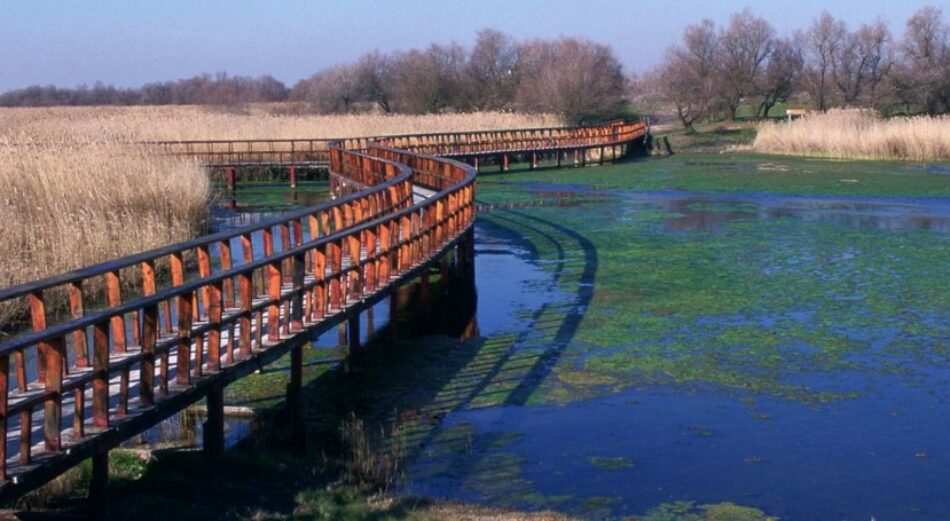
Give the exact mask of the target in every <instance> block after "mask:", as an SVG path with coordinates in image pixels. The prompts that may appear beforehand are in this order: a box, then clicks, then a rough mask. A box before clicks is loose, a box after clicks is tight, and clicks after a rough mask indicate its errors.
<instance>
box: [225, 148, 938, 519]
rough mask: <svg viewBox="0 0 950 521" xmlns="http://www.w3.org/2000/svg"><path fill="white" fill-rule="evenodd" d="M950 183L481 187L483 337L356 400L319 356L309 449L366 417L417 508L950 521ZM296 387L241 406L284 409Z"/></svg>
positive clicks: (402, 360) (758, 171) (273, 374)
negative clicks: (422, 504) (423, 502)
mask: <svg viewBox="0 0 950 521" xmlns="http://www.w3.org/2000/svg"><path fill="white" fill-rule="evenodd" d="M945 170H946V165H919V164H897V163H854V162H832V161H812V160H806V159H800V158H781V157H774V156H771V157H767V156H756V155H738V154H730V155H719V154H710V155H688V156H673V157H671V158H664V159H648V160H641V161H636V162H629V163H623V164H618V165H613V166H604V167H598V168H569V169H561V170H555V169H541V170H538V171H531V172H529V171H516V172H511V173H507V174H504V175H492V174H486V175H483V176H481V177H480V179H479V186H478V191H477V198H478V200H479V202H480V203H481V204H483V205H484V206H483V209H482V211H481V212H480V214H479V219H478V222H477V224H476V244H477V246H476V284H477V290H478V321H479V326H480V332H481V335H480V337H479V338H477V339H475V340H471V341H468V342H458V341H455V340H453V339H449V338H446V337H444V336H442V335H438V334H434V335H428V336H422V337H414V338H402V339H399V340H387V339H384V338H382V337H381V338H378V339H376V340H374V341H372V342H370V343H369V345H368V346H367V347H366V348H365V351H364V356H363V358H362V360H361V361H360V364H359V368H358V370H357V371H356V372H355V373H354V374H352V375H349V376H345V375H343V374H342V373H341V372H340V371H337V370H334V369H333V364H332V363H325V361H326V360H328V359H331V361H332V357H333V356H335V355H337V354H338V353H337V352H336V348H335V347H334V346H335V341H334V340H335V338H330V339H329V340H328V339H326V338H324V339H320V340H319V341H317V342H315V343H314V346H315V347H313V348H311V349H308V350H307V354H306V356H307V360H308V361H310V362H311V363H310V364H308V365H307V369H306V381H307V384H306V385H307V387H306V393H307V406H306V407H307V417H308V420H309V421H308V434H309V436H308V443H309V444H311V446H310V447H309V450H310V451H311V452H320V451H321V450H323V451H325V450H333V448H334V445H333V444H332V443H329V442H326V441H325V440H331V439H333V438H334V437H336V435H337V433H338V432H339V426H338V424H339V421H340V419H341V418H345V417H352V418H359V419H360V421H362V422H364V423H365V425H366V430H367V432H370V433H378V435H376V434H374V435H373V436H374V439H375V441H376V443H377V444H378V446H379V447H380V449H379V450H381V451H383V452H385V453H386V454H387V456H386V457H385V458H383V459H381V460H380V461H384V462H392V461H395V460H396V459H398V460H399V464H398V469H396V470H395V471H394V476H393V480H392V482H391V483H390V484H389V485H388V486H389V487H390V488H389V490H390V491H392V492H395V493H396V494H397V495H406V496H412V497H426V498H435V499H440V500H450V501H462V502H466V503H475V504H482V505H491V506H501V507H509V508H514V509H518V510H554V511H558V512H564V513H566V514H568V515H574V516H578V517H581V518H593V519H613V518H624V517H626V516H631V515H636V516H637V519H650V520H660V519H663V520H677V519H679V520H698V519H748V520H764V519H768V518H770V517H769V516H774V517H777V518H780V519H784V520H795V519H868V518H870V517H871V516H875V517H876V518H877V519H934V518H940V517H942V516H944V515H946V513H947V512H948V511H950V500H948V499H947V498H946V497H945V495H942V494H939V493H936V491H939V490H942V489H943V487H944V485H945V484H946V483H947V482H948V479H950V475H948V470H947V469H948V468H950V445H948V443H947V442H946V436H945V435H944V433H945V432H946V431H947V430H948V429H950V420H947V419H946V417H947V415H946V414H945V411H946V410H947V408H948V406H950V402H948V399H950V393H948V391H947V381H948V380H950V292H948V291H947V289H948V288H950V263H948V262H946V259H948V258H950V179H948V178H947V176H946V175H945ZM273 190H274V192H273V193H271V194H270V195H268V196H267V197H268V199H266V200H268V201H271V202H273V201H275V200H280V201H284V202H286V201H287V198H286V197H284V196H282V195H280V190H285V188H283V187H275V188H274V189H273ZM267 191H268V190H263V192H267ZM313 191H314V192H315V193H318V192H319V191H320V187H319V186H318V185H317V186H315V187H314V188H313ZM249 194H250V192H249ZM256 197H257V195H253V196H252V197H250V198H248V199H245V200H243V202H242V203H241V204H239V205H238V206H237V210H227V209H222V210H220V211H219V212H218V213H217V215H218V218H219V219H224V221H219V222H226V219H227V218H228V213H229V212H232V213H233V214H234V215H236V214H240V213H242V211H243V210H242V206H243V207H244V209H245V210H247V212H245V213H248V215H253V214H254V212H257V211H259V210H260V207H261V206H262V205H265V203H261V204H260V205H258V204H256V203H254V202H253V200H254V198H256ZM298 197H299V196H298ZM262 200H263V199H262ZM232 217H233V215H232ZM385 316H387V315H386V312H385V309H383V308H380V309H378V310H377V313H376V317H377V321H376V326H377V327H376V328H377V329H381V328H382V327H384V326H385V322H384V320H382V319H381V318H379V317H385ZM333 335H335V333H333ZM285 378H286V372H285V371H284V370H283V369H282V366H281V363H278V364H277V365H276V367H274V368H271V369H269V370H266V371H264V372H263V373H261V374H259V375H252V376H250V377H248V378H246V379H243V380H241V381H238V382H235V383H234V384H232V385H231V386H230V387H229V388H228V390H227V392H228V400H229V402H230V403H232V404H234V405H245V406H251V407H268V406H272V405H274V404H276V403H279V401H280V399H281V396H282V393H283V383H284V379H285ZM253 436H254V435H252V437H253ZM387 464H389V463H387ZM301 497H302V496H299V497H297V499H296V500H294V501H297V503H298V507H297V508H300V506H299V503H300V501H304V500H303V499H300V498H301ZM393 518H398V516H396V517H393Z"/></svg>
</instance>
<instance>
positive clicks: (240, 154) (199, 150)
mask: <svg viewBox="0 0 950 521" xmlns="http://www.w3.org/2000/svg"><path fill="white" fill-rule="evenodd" d="M646 132H647V126H646V124H645V123H642V122H636V123H626V122H622V121H618V122H614V123H608V124H602V125H591V126H582V127H554V128H529V129H515V130H486V131H476V132H437V133H427V134H404V135H393V136H381V137H365V138H346V139H261V140H213V141H157V142H151V143H148V144H151V145H155V146H159V147H161V148H162V150H163V151H164V152H166V153H168V154H170V155H175V156H184V157H195V158H197V159H198V160H199V161H201V162H203V163H205V164H208V165H214V166H240V165H250V164H273V165H293V164H297V165H305V164H312V163H326V162H328V161H329V144H330V143H331V142H333V143H339V144H340V145H341V146H342V147H343V148H346V149H366V148H368V147H369V145H370V144H373V143H376V144H379V145H382V146H387V147H390V148H400V149H405V150H411V151H413V152H417V153H420V154H431V155H444V156H468V157H470V156H477V155H488V154H497V153H499V152H517V151H531V150H533V151H542V150H558V149H560V150H568V149H583V148H594V147H601V146H610V145H613V144H622V143H630V142H632V141H634V140H636V139H637V138H639V137H642V136H644V135H645V134H646Z"/></svg>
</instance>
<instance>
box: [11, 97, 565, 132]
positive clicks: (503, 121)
mask: <svg viewBox="0 0 950 521" xmlns="http://www.w3.org/2000/svg"><path fill="white" fill-rule="evenodd" d="M562 124H563V120H562V119H561V118H560V117H558V116H554V115H551V114H519V113H512V112H477V113H471V114H430V115H422V116H410V115H401V114H390V115H386V114H337V115H317V114H296V113H289V114H288V113H287V111H286V110H285V109H281V108H280V106H275V105H250V106H248V107H244V108H243V109H241V110H231V111H224V110H222V109H216V108H212V107H199V106H163V107H52V108H10V109H0V127H5V128H15V129H18V131H19V132H20V133H23V134H26V135H30V136H46V135H60V134H61V133H62V131H63V129H64V128H68V129H70V132H71V134H72V135H74V136H100V137H102V138H111V139H116V140H132V141H178V140H183V141H188V140H212V139H267V138H273V139H291V138H336V137H361V136H379V135H384V134H410V133H419V132H450V131H463V130H496V129H505V128H531V127H545V126H547V127H550V126H560V125H562Z"/></svg>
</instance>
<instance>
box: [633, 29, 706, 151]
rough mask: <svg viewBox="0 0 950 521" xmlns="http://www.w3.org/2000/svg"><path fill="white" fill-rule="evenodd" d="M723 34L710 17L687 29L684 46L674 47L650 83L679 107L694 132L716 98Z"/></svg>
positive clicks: (657, 93) (660, 96) (679, 114)
mask: <svg viewBox="0 0 950 521" xmlns="http://www.w3.org/2000/svg"><path fill="white" fill-rule="evenodd" d="M718 60H719V36H718V34H717V31H716V26H715V25H714V24H713V22H712V21H710V20H703V21H701V22H700V23H698V24H695V25H691V26H689V27H687V28H686V31H685V32H684V33H683V45H682V46H673V47H670V48H669V49H668V50H667V52H666V57H665V59H664V62H663V65H662V66H661V67H660V69H659V70H658V71H657V74H656V75H654V76H652V77H651V81H648V82H646V84H647V85H649V86H651V87H652V88H651V90H652V91H653V93H654V95H655V96H656V97H657V98H658V99H660V100H662V101H664V102H666V103H669V104H671V105H673V107H675V109H676V115H677V117H678V118H679V120H680V123H682V125H683V128H685V129H686V130H687V131H689V132H692V131H693V130H694V129H693V125H694V123H696V122H697V121H699V120H701V119H703V118H705V117H707V116H708V115H709V113H710V111H711V109H712V107H713V105H714V101H715V100H716V96H717V92H718V90H719V86H718V83H717V81H718V75H717V65H718Z"/></svg>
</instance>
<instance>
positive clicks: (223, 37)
mask: <svg viewBox="0 0 950 521" xmlns="http://www.w3.org/2000/svg"><path fill="white" fill-rule="evenodd" d="M924 5H937V6H940V7H943V9H944V18H945V19H947V17H948V16H950V0H929V1H928V0H836V1H824V2H823V1H818V0H798V1H778V0H719V1H713V0H709V1H703V0H679V1H676V0H673V1H664V0H649V1H639V0H637V1H631V0H628V1H610V0H583V1H576V0H465V1H453V0H412V1H410V0H390V1H384V0H336V1H328V0H314V1H304V0H285V1H281V0H272V1H263V0H229V1H228V0H207V1H201V0H194V1H187V0H75V1H70V0H2V5H0V91H4V90H8V89H11V88H18V87H24V86H26V85H31V84H42V85H46V84H53V85H58V86H75V85H79V84H82V83H86V84H90V85H91V84H92V83H94V82H95V81H97V80H101V81H103V82H105V83H111V84H115V85H118V86H123V87H128V86H138V85H141V84H142V83H145V82H148V81H157V80H173V79H179V78H184V77H188V76H193V75H195V74H199V73H202V72H210V73H214V72H219V71H226V72H228V73H231V74H240V75H254V76H257V75H260V74H265V73H269V74H272V75H273V76H275V77H276V78H277V79H279V80H282V81H284V82H286V83H288V84H292V83H293V82H295V81H297V80H299V79H301V78H303V77H306V76H309V75H310V74H312V73H313V72H315V71H317V70H318V69H320V68H322V67H325V66H327V65H332V64H334V63H339V62H345V61H349V60H352V59H354V58H356V57H357V56H359V55H360V54H362V53H364V52H367V51H372V50H374V49H380V50H382V51H390V50H396V49H407V48H411V47H423V46H425V45H427V44H429V43H431V42H439V43H449V42H453V41H454V42H457V43H460V44H462V45H466V46H468V45H470V44H471V43H472V42H473V41H474V38H475V33H476V32H478V30H479V29H482V28H485V27H494V28H496V29H499V30H501V31H504V32H506V33H509V34H511V35H513V36H515V37H517V38H519V39H527V38H533V37H557V36H584V37H587V38H590V39H592V40H596V41H599V42H602V43H607V44H610V45H612V46H613V48H614V49H615V51H616V52H617V55H618V56H619V58H620V59H621V61H622V62H623V64H624V66H625V67H626V68H627V69H628V70H633V71H636V70H644V69H646V68H649V67H650V66H652V65H654V64H655V63H656V62H657V61H658V60H659V59H660V57H661V56H662V53H663V50H664V49H665V48H666V47H667V46H668V45H669V44H671V43H673V42H674V41H677V40H678V39H679V37H680V36H681V34H682V31H683V28H684V27H685V26H686V25H688V24H690V23H693V22H696V21H699V20H700V19H702V18H705V17H708V18H711V19H713V20H714V21H716V22H718V23H720V24H722V23H724V22H726V21H727V20H728V18H729V15H730V14H731V13H733V12H736V11H739V10H741V9H742V8H744V7H751V8H752V10H753V12H754V13H755V14H757V15H759V16H763V17H764V18H766V19H767V20H768V21H769V22H771V23H772V25H774V26H775V27H776V29H778V31H779V32H780V33H788V32H791V31H793V30H794V29H797V28H803V27H806V26H808V25H809V24H810V23H811V21H812V20H813V19H814V18H815V17H816V16H817V15H818V14H819V13H820V12H821V11H822V9H827V10H828V11H829V12H831V14H833V15H835V16H836V17H839V18H842V19H844V20H846V21H847V22H848V24H849V25H850V26H852V27H853V26H857V25H859V24H861V23H864V22H870V21H874V20H876V19H878V18H880V19H882V20H884V21H885V22H886V23H887V24H888V26H889V27H890V29H891V31H892V32H894V33H896V34H898V35H899V34H901V33H903V27H904V22H905V21H906V19H907V18H908V17H909V16H910V15H911V14H912V13H913V12H914V11H916V10H917V9H919V8H920V7H922V6H924Z"/></svg>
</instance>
